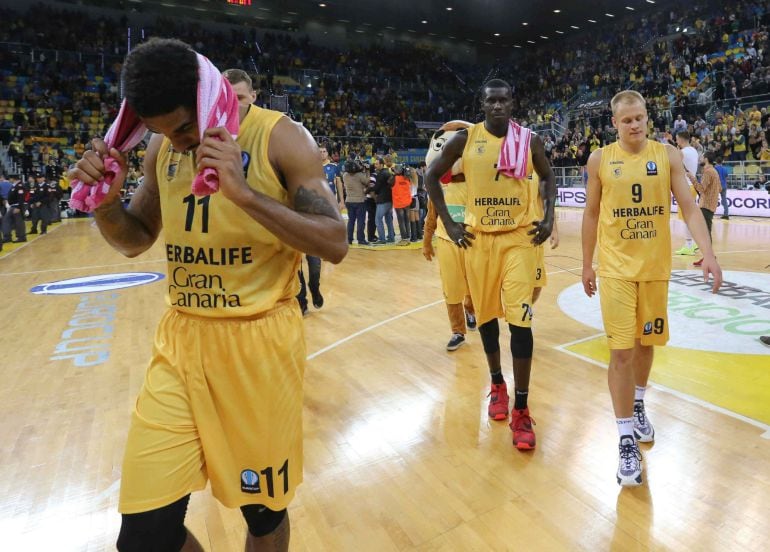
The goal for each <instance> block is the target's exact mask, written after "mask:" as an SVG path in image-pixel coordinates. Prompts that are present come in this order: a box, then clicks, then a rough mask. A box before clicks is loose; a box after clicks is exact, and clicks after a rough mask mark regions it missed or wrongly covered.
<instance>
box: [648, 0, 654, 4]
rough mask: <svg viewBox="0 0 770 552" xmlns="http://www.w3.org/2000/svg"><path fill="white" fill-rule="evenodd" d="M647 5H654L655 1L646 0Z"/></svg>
mask: <svg viewBox="0 0 770 552" xmlns="http://www.w3.org/2000/svg"><path fill="white" fill-rule="evenodd" d="M647 3H648V4H654V3H655V0H647Z"/></svg>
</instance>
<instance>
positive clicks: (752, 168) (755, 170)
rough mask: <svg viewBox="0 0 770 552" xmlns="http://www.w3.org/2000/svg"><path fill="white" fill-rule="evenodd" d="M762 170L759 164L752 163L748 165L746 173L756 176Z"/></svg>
mask: <svg viewBox="0 0 770 552" xmlns="http://www.w3.org/2000/svg"><path fill="white" fill-rule="evenodd" d="M761 172H762V169H760V168H759V165H756V164H754V163H752V164H751V165H746V174H747V175H751V176H756V175H758V174H760V173H761Z"/></svg>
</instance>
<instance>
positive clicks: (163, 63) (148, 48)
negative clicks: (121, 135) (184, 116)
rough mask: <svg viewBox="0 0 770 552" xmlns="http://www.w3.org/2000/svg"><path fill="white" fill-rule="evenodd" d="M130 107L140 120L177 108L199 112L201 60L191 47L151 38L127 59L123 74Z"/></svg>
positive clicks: (126, 96)
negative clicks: (199, 68) (199, 63)
mask: <svg viewBox="0 0 770 552" xmlns="http://www.w3.org/2000/svg"><path fill="white" fill-rule="evenodd" d="M121 78H122V81H123V90H124V92H125V98H126V102H127V103H128V105H130V106H131V107H132V108H134V111H136V113H137V114H138V115H139V116H140V117H155V116H158V115H165V114H167V113H171V112H172V111H174V110H175V109H177V108H178V107H186V108H188V109H191V110H192V111H193V112H195V111H196V107H197V103H198V59H197V57H196V55H195V50H193V49H192V48H191V47H190V46H189V45H188V44H186V43H184V42H182V41H181V40H176V39H173V38H151V39H150V40H148V41H147V42H144V43H143V44H140V45H139V46H137V47H136V48H134V49H133V50H131V52H130V53H129V54H128V56H126V60H125V62H124V63H123V71H122V74H121Z"/></svg>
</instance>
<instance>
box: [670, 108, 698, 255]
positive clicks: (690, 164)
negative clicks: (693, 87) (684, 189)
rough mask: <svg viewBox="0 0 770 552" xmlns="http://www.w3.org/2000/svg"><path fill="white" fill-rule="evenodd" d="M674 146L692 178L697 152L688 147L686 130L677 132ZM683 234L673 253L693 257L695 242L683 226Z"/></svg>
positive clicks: (696, 162)
mask: <svg viewBox="0 0 770 552" xmlns="http://www.w3.org/2000/svg"><path fill="white" fill-rule="evenodd" d="M678 118H681V115H679V116H678ZM677 122H678V121H677ZM674 128H676V122H675V123H674ZM676 145H677V146H678V147H679V149H680V150H681V151H682V160H683V161H684V168H685V171H687V174H688V178H690V175H692V178H694V177H695V175H696V174H697V172H698V150H696V149H695V148H694V147H692V146H691V145H690V133H689V132H687V131H686V130H683V131H680V132H677V133H676ZM692 178H690V182H692ZM684 232H685V242H684V245H683V246H682V247H680V248H679V249H677V250H676V251H675V253H676V254H677V255H695V250H696V249H697V246H696V245H695V241H693V239H692V234H691V233H690V229H689V228H687V227H686V226H685V230H684Z"/></svg>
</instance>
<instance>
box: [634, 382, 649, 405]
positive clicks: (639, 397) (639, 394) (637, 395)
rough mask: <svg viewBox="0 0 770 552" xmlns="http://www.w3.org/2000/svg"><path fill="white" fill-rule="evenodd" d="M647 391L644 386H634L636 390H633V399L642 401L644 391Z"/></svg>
mask: <svg viewBox="0 0 770 552" xmlns="http://www.w3.org/2000/svg"><path fill="white" fill-rule="evenodd" d="M645 391H647V388H646V387H639V386H638V385H637V386H636V391H634V400H635V401H643V400H644V392H645Z"/></svg>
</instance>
